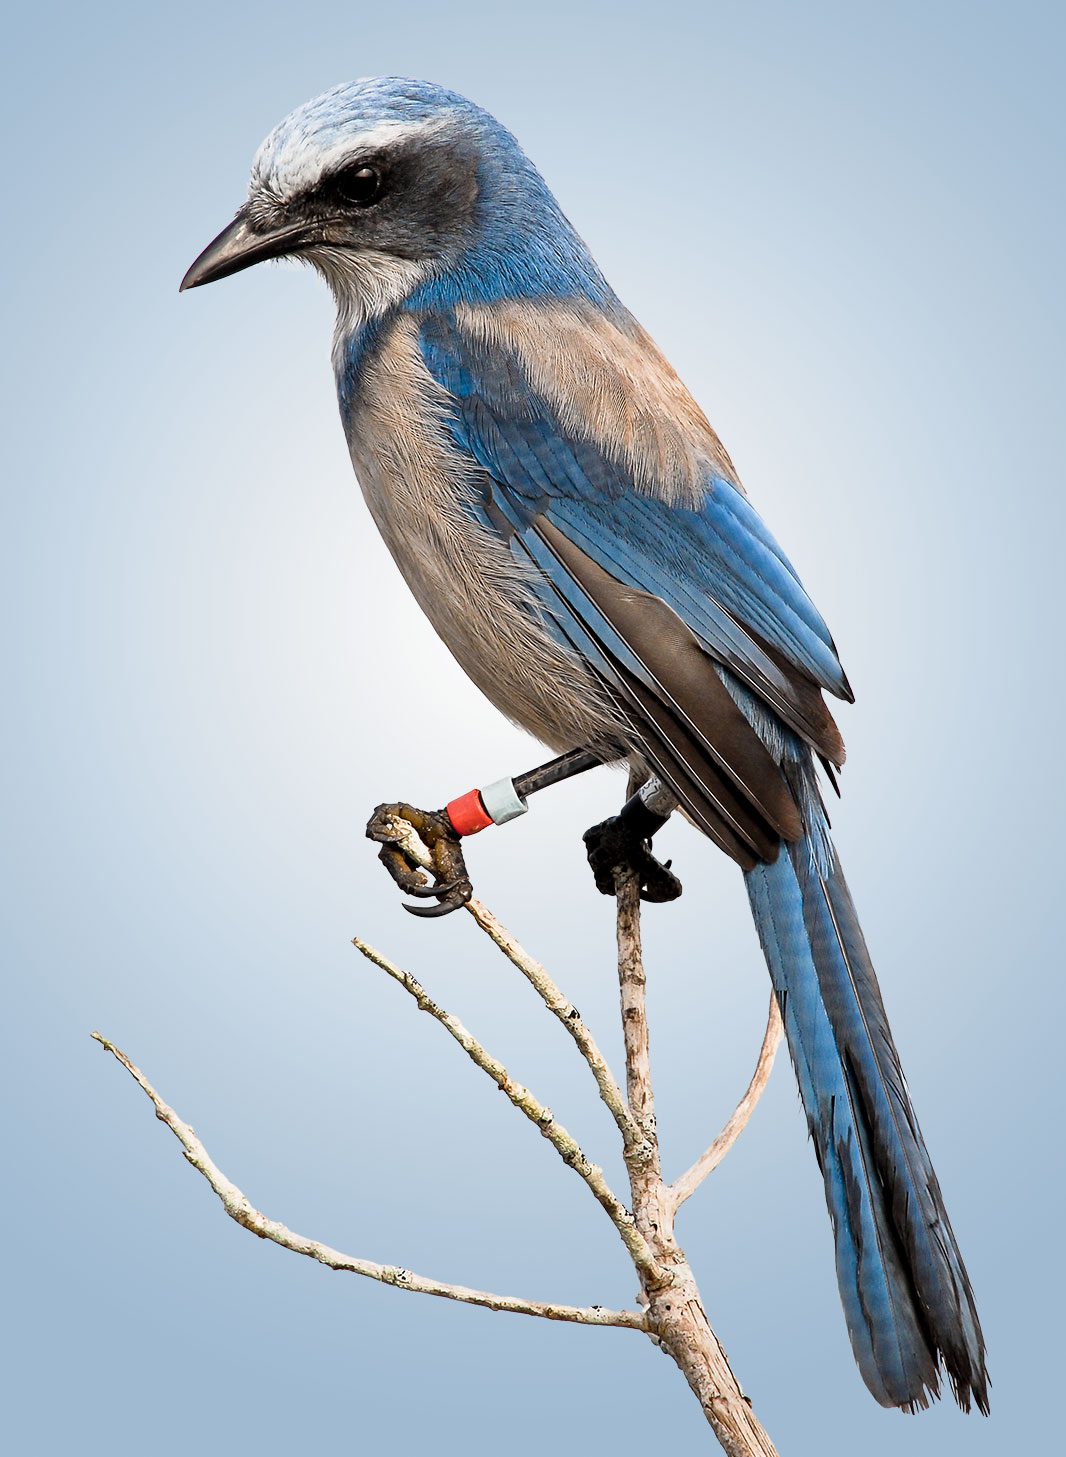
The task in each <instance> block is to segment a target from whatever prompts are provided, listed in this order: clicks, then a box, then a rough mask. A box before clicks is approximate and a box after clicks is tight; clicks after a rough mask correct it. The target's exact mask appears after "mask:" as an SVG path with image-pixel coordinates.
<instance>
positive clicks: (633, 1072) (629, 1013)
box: [617, 873, 659, 1177]
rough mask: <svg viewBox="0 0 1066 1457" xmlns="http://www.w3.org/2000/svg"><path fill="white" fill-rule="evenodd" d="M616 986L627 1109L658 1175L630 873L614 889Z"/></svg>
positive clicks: (635, 889)
mask: <svg viewBox="0 0 1066 1457" xmlns="http://www.w3.org/2000/svg"><path fill="white" fill-rule="evenodd" d="M617 937H618V987H619V992H620V995H621V1001H622V1035H623V1038H624V1041H625V1049H626V1090H627V1092H628V1095H629V1107H630V1111H631V1112H632V1114H633V1117H634V1118H635V1119H636V1121H637V1123H638V1125H639V1126H640V1129H641V1131H642V1133H643V1135H644V1138H645V1140H646V1141H647V1143H648V1144H649V1148H650V1155H651V1162H652V1164H653V1166H654V1169H655V1173H656V1176H657V1177H658V1175H659V1143H658V1138H657V1136H656V1132H655V1098H654V1095H653V1093H652V1087H651V1053H650V1047H649V1041H648V1017H647V1007H646V999H645V993H646V990H647V983H646V981H645V978H644V959H643V954H642V951H641V943H640V887H639V885H638V883H637V879H636V877H635V876H634V875H633V874H632V873H628V874H626V875H625V876H624V877H623V878H622V880H621V883H620V885H619V888H618V927H617Z"/></svg>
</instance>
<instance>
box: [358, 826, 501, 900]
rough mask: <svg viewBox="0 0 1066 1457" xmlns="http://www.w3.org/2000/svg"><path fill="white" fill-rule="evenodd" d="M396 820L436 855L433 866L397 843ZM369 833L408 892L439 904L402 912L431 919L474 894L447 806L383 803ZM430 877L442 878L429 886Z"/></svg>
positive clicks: (403, 889) (404, 889)
mask: <svg viewBox="0 0 1066 1457" xmlns="http://www.w3.org/2000/svg"><path fill="white" fill-rule="evenodd" d="M397 820H399V821H405V822H406V823H407V824H409V825H410V826H411V827H412V828H413V829H414V830H416V831H417V833H418V834H419V835H420V836H421V838H422V840H423V842H424V843H425V844H426V845H427V846H428V847H429V850H430V853H431V855H432V859H433V865H432V867H431V868H430V869H428V870H424V869H423V868H422V866H420V865H418V864H417V863H416V862H415V861H414V860H413V859H411V858H410V857H409V856H408V855H407V854H406V853H405V851H404V850H403V848H402V847H401V845H400V844H398V843H397V838H398V837H397V830H396V824H395V822H396V821H397ZM366 833H367V838H368V839H371V840H376V841H377V842H378V844H379V845H380V846H381V849H380V850H379V851H378V857H379V859H380V860H381V862H382V863H383V865H384V866H385V868H386V869H387V870H388V872H389V874H390V875H391V876H392V878H393V880H394V881H395V882H396V884H397V885H398V886H399V887H400V889H401V890H402V891H404V893H405V894H407V895H410V896H414V897H416V898H417V899H419V900H437V901H438V902H439V904H438V905H435V906H409V905H405V906H404V910H405V911H408V912H409V913H410V914H411V915H412V916H420V917H422V918H423V919H427V920H428V919H434V918H436V917H437V916H448V915H450V914H451V913H452V911H457V910H459V909H460V908H461V907H462V906H465V905H466V903H467V901H468V900H470V898H471V897H472V896H473V893H474V889H473V886H472V885H471V884H470V877H469V876H468V874H467V870H466V862H465V861H464V859H463V847H462V840H461V837H460V836H459V835H457V834H456V832H455V830H454V828H453V827H452V824H451V821H450V820H449V819H448V816H447V813H446V812H445V811H444V810H424V809H416V808H415V806H414V805H410V804H404V803H396V804H379V805H378V807H377V809H376V810H375V811H374V813H373V815H372V816H371V817H370V822H369V824H368V825H367V827H366ZM427 875H430V876H434V877H439V878H438V879H437V880H436V883H435V884H433V885H429V884H427V882H426V877H427Z"/></svg>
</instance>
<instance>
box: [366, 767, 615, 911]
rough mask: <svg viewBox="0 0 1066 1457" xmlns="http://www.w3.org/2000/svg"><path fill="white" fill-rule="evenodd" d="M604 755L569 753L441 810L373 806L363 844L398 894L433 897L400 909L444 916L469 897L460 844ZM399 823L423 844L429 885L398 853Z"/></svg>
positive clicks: (418, 868) (474, 791)
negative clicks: (373, 847)
mask: <svg viewBox="0 0 1066 1457" xmlns="http://www.w3.org/2000/svg"><path fill="white" fill-rule="evenodd" d="M604 757H605V756H604V754H602V753H595V752H594V751H593V750H591V749H572V750H571V751H570V752H569V753H568V754H562V755H560V756H559V758H558V759H552V760H551V762H550V763H548V764H541V765H540V766H539V767H538V768H536V769H530V770H529V771H528V772H527V773H525V774H519V775H518V777H517V778H516V779H498V780H497V781H496V783H495V784H490V785H488V786H487V787H486V788H484V789H471V790H470V791H469V792H468V793H467V794H463V795H460V796H459V798H458V799H453V800H451V801H450V802H449V803H448V804H447V805H445V807H444V809H441V810H425V809H416V808H415V806H414V805H411V804H403V803H398V804H379V805H378V807H377V809H376V810H375V811H374V813H373V814H372V815H371V816H370V819H369V821H368V823H367V827H366V834H367V839H370V840H376V841H377V842H378V843H379V844H380V845H381V849H380V850H379V851H378V859H379V860H380V861H381V863H382V864H383V865H384V867H385V869H386V870H387V871H388V872H389V874H390V875H391V876H392V878H393V880H394V881H395V882H396V884H397V885H398V886H399V887H400V889H401V890H403V891H406V893H407V894H408V895H413V896H419V897H426V898H428V897H431V896H436V897H437V899H438V902H439V904H437V905H435V906H407V905H405V906H404V910H405V911H410V912H411V914H412V915H413V916H446V915H448V914H449V913H450V912H451V911H457V910H458V909H459V908H460V906H464V905H466V903H467V901H468V900H469V899H470V897H471V896H472V895H473V893H474V888H473V886H472V885H471V883H470V876H469V873H468V872H467V868H466V860H465V857H464V855H463V844H462V842H463V840H464V839H465V838H466V836H468V835H476V834H477V833H478V832H479V831H480V830H484V829H487V828H488V826H489V825H505V824H507V822H508V820H513V819H517V818H518V816H519V815H523V814H525V812H526V810H527V809H528V808H529V805H528V803H527V800H528V798H529V796H530V795H531V794H536V793H537V791H538V790H541V789H547V788H548V786H549V785H552V784H558V783H560V782H561V781H562V780H564V779H570V778H572V777H573V776H574V775H575V774H582V773H584V772H585V770H586V769H593V768H595V766H596V765H597V764H602V763H603V762H604ZM397 820H404V821H406V823H407V824H409V825H410V826H411V827H412V828H413V829H414V830H415V831H416V832H417V834H418V836H419V838H420V839H421V840H423V841H424V843H425V845H426V847H427V849H428V850H429V853H430V855H431V857H432V859H433V870H432V873H433V877H434V883H433V884H432V885H431V884H430V883H429V882H428V881H427V879H426V876H425V874H424V872H423V870H422V867H421V866H420V865H418V864H417V863H416V862H415V861H414V860H412V859H411V857H410V856H409V855H408V854H407V853H406V852H405V851H404V849H403V847H402V845H401V844H400V843H399V839H398V836H397V831H396V821H397Z"/></svg>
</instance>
